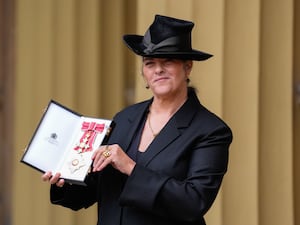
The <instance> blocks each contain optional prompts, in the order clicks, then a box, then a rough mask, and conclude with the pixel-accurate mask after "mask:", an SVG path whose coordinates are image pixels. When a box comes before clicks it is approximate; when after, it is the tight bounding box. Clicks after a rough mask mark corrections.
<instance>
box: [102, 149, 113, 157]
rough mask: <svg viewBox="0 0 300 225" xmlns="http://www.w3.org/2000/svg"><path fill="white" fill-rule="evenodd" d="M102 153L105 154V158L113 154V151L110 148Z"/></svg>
mask: <svg viewBox="0 0 300 225" xmlns="http://www.w3.org/2000/svg"><path fill="white" fill-rule="evenodd" d="M102 155H103V156H104V157H105V158H108V157H109V156H110V155H111V152H110V150H105V151H104V152H102Z"/></svg>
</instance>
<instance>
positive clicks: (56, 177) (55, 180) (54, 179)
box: [42, 171, 65, 187]
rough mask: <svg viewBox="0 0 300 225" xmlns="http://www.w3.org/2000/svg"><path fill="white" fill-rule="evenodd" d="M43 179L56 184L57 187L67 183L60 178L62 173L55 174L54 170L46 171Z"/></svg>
mask: <svg viewBox="0 0 300 225" xmlns="http://www.w3.org/2000/svg"><path fill="white" fill-rule="evenodd" d="M42 181H44V182H47V181H48V182H50V184H56V186H57V187H62V186H64V184H65V180H64V179H62V178H60V173H56V174H55V175H54V176H53V175H52V172H50V171H49V172H46V173H44V174H43V175H42Z"/></svg>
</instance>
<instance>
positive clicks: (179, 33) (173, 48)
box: [123, 15, 212, 61]
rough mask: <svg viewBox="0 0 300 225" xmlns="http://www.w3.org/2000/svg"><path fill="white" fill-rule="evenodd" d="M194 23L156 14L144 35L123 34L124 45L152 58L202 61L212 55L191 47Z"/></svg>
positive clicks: (138, 53)
mask: <svg viewBox="0 0 300 225" xmlns="http://www.w3.org/2000/svg"><path fill="white" fill-rule="evenodd" d="M193 27H194V23H193V22H191V21H186V20H181V19H176V18H172V17H167V16H162V15H156V16H155V18H154V22H153V23H152V24H151V25H150V27H149V29H148V30H147V31H146V33H145V35H144V36H141V35H135V34H127V35H124V36H123V40H124V42H125V43H126V45H127V46H128V47H129V48H130V49H131V50H132V51H134V52H135V53H136V54H137V55H140V56H144V57H154V58H175V59H187V60H197V61H202V60H206V59H208V58H210V57H211V56H212V55H211V54H209V53H205V52H202V51H198V50H195V49H193V48H192V43H191V42H192V40H191V32H192V29H193Z"/></svg>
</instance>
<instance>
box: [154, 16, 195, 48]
mask: <svg viewBox="0 0 300 225" xmlns="http://www.w3.org/2000/svg"><path fill="white" fill-rule="evenodd" d="M193 27H194V23H193V22H190V21H186V20H180V19H176V18H172V17H167V16H161V15H156V16H155V19H154V22H153V23H152V24H151V26H150V27H149V32H150V36H151V42H152V43H153V44H158V43H160V42H161V41H163V40H165V39H167V38H170V37H176V36H187V38H188V40H189V44H190V42H191V41H190V39H191V31H192V29H193Z"/></svg>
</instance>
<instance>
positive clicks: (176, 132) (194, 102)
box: [138, 96, 200, 165]
mask: <svg viewBox="0 0 300 225" xmlns="http://www.w3.org/2000/svg"><path fill="white" fill-rule="evenodd" d="M194 97H195V96H191V97H190V98H188V100H187V101H186V102H185V104H184V105H183V106H182V107H181V108H180V109H179V110H178V111H177V112H176V113H175V114H174V115H173V117H172V118H171V119H170V120H169V122H168V123H167V124H166V126H165V127H164V128H163V129H162V130H161V132H160V133H159V134H158V135H157V136H156V138H155V139H154V140H153V142H152V143H151V144H150V145H149V147H148V149H147V151H146V152H145V153H143V154H142V155H141V157H140V158H139V161H138V162H139V164H141V165H147V164H148V163H149V162H150V161H151V160H152V159H153V158H154V157H155V156H156V155H157V154H159V153H160V152H161V151H163V150H164V149H165V148H166V147H167V146H168V145H169V144H170V143H172V142H173V141H174V140H175V139H177V138H178V137H179V136H180V135H181V133H182V132H183V131H184V130H185V129H186V128H187V127H188V126H189V124H190V123H191V121H192V119H193V117H194V115H195V113H196V111H197V108H198V105H200V103H199V101H198V99H197V98H194Z"/></svg>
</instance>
